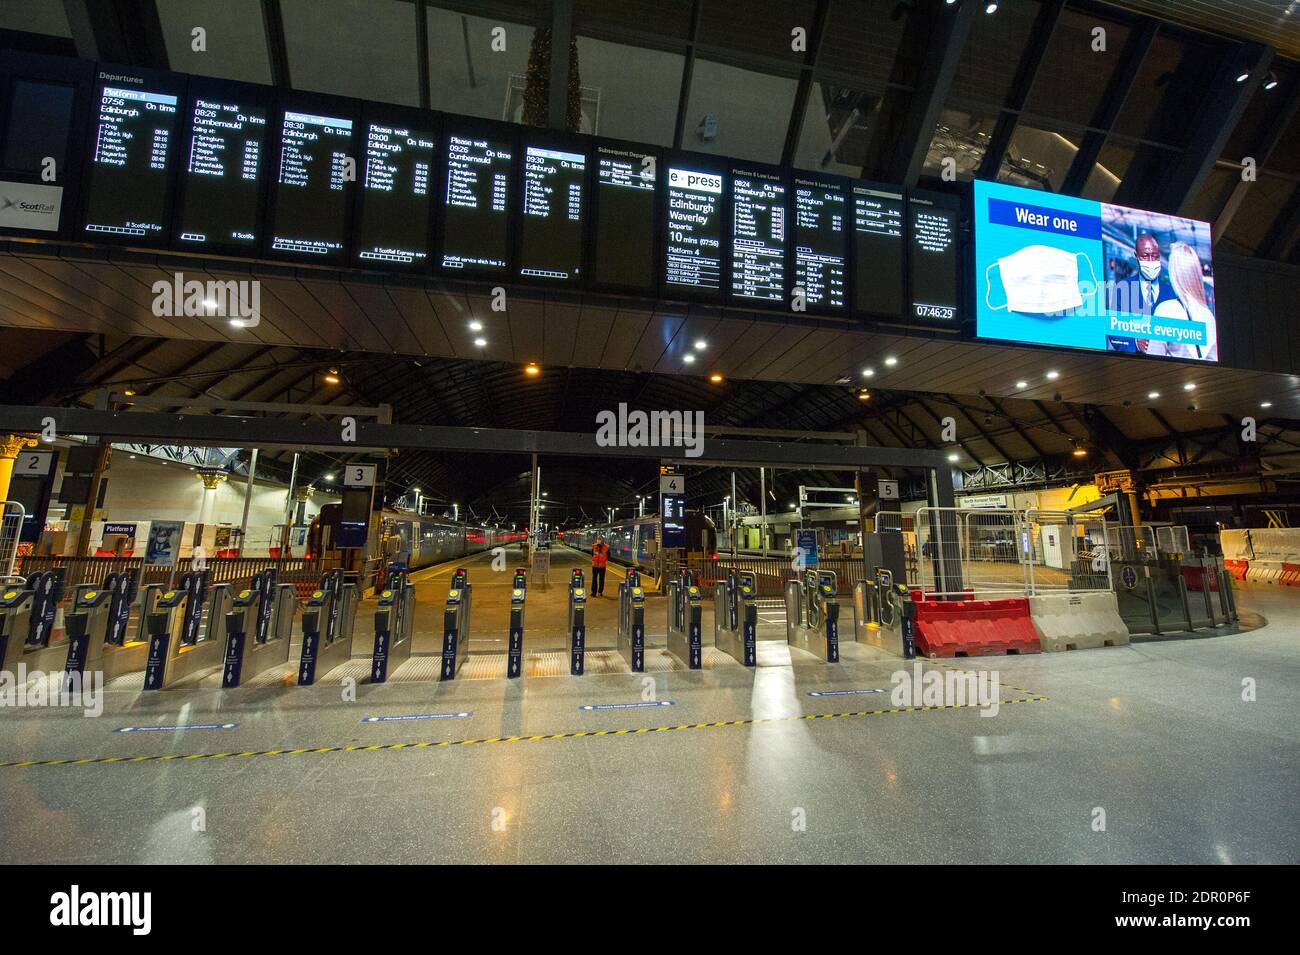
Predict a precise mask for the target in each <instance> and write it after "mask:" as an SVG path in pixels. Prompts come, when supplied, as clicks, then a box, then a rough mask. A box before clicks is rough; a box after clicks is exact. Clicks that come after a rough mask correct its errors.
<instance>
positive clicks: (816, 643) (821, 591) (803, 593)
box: [785, 570, 840, 663]
mask: <svg viewBox="0 0 1300 955" xmlns="http://www.w3.org/2000/svg"><path fill="white" fill-rule="evenodd" d="M836 586H837V585H836V576H835V573H834V571H829V570H823V571H816V570H808V571H805V572H804V576H803V579H802V580H788V581H786V584H785V638H786V642H787V643H788V644H789V645H790V646H792V647H798V648H799V649H800V650H806V651H808V652H809V653H811V654H813V656H815V657H817V658H819V659H821V660H825V661H826V662H827V663H838V662H839V659H840V630H839V627H840V624H839V619H840V605H839V604H838V603H836V602H835V594H836V592H837V589H836Z"/></svg>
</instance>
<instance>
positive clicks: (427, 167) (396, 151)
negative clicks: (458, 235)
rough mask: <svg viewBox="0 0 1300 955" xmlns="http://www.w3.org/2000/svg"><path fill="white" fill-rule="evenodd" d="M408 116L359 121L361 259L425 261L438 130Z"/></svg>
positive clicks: (387, 263)
mask: <svg viewBox="0 0 1300 955" xmlns="http://www.w3.org/2000/svg"><path fill="white" fill-rule="evenodd" d="M431 126H432V124H431V123H429V122H428V120H427V119H425V123H424V126H423V128H417V127H416V126H415V125H412V124H410V123H407V122H381V121H377V120H375V119H372V118H370V117H367V120H366V123H365V125H364V126H363V127H362V130H363V133H364V137H365V138H364V142H363V143H362V152H361V158H362V168H361V210H360V213H359V220H358V223H357V241H356V253H355V254H356V257H357V261H358V262H359V263H360V264H361V265H374V266H379V267H384V266H395V267H407V266H414V267H421V266H424V265H427V264H428V261H429V240H430V228H431V226H430V221H431V213H432V209H433V194H434V185H433V176H434V172H435V171H436V170H435V160H436V155H437V149H438V136H437V133H436V132H435V131H434V130H433V129H432V128H430V127H431Z"/></svg>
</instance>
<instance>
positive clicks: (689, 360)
mask: <svg viewBox="0 0 1300 955" xmlns="http://www.w3.org/2000/svg"><path fill="white" fill-rule="evenodd" d="M682 361H684V362H686V364H688V365H693V364H695V356H694V355H692V354H690V353H689V352H687V353H686V354H685V355H683V356H682Z"/></svg>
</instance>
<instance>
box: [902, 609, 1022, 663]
mask: <svg viewBox="0 0 1300 955" xmlns="http://www.w3.org/2000/svg"><path fill="white" fill-rule="evenodd" d="M916 648H917V650H918V651H919V652H920V653H921V654H923V655H924V656H927V657H955V656H972V657H976V656H989V655H991V654H998V653H1040V652H1042V649H1043V648H1042V646H1041V645H1040V644H1039V642H1038V631H1037V630H1035V629H1034V622H1033V620H1031V619H1030V616H1029V600H1028V599H1027V598H1025V597H1012V598H1008V599H1006V600H952V601H944V600H925V601H922V602H921V603H918V604H917V605H916Z"/></svg>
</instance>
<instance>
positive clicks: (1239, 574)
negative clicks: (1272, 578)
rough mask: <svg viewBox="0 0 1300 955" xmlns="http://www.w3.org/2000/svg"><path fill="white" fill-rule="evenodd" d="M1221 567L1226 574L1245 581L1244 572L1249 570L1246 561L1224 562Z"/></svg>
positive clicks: (1248, 562) (1248, 564) (1248, 563)
mask: <svg viewBox="0 0 1300 955" xmlns="http://www.w3.org/2000/svg"><path fill="white" fill-rule="evenodd" d="M1223 566H1224V567H1226V568H1227V570H1228V573H1230V574H1232V576H1233V577H1235V578H1236V579H1237V580H1245V579H1246V571H1248V570H1249V569H1250V561H1248V560H1225V561H1224V562H1223Z"/></svg>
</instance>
